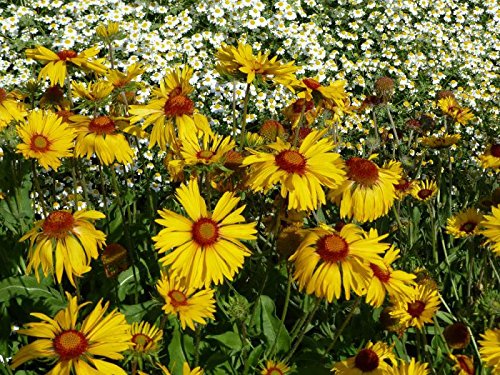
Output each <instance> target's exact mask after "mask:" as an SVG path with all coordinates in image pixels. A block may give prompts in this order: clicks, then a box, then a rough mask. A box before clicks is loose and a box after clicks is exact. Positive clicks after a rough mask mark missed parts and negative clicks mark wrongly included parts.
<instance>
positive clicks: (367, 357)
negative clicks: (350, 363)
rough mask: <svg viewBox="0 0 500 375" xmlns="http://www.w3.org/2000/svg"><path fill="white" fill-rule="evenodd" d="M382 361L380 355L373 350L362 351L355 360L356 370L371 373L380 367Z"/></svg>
mask: <svg viewBox="0 0 500 375" xmlns="http://www.w3.org/2000/svg"><path fill="white" fill-rule="evenodd" d="M379 362H380V360H379V358H378V354H377V353H375V352H374V351H373V350H371V349H362V350H361V351H360V352H359V353H358V355H357V356H356V358H355V359H354V365H355V366H356V368H358V369H360V370H361V371H363V372H370V371H373V370H375V369H376V368H377V367H378V364H379Z"/></svg>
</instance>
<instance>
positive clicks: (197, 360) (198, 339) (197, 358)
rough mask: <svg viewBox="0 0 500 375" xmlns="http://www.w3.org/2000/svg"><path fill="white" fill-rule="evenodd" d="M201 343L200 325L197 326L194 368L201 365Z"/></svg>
mask: <svg viewBox="0 0 500 375" xmlns="http://www.w3.org/2000/svg"><path fill="white" fill-rule="evenodd" d="M200 342H201V328H200V325H199V324H197V325H196V338H195V343H194V367H197V366H198V364H199V363H200Z"/></svg>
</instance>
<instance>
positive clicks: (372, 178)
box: [346, 158, 378, 186]
mask: <svg viewBox="0 0 500 375" xmlns="http://www.w3.org/2000/svg"><path fill="white" fill-rule="evenodd" d="M346 165H347V167H348V169H349V171H348V172H347V176H348V177H349V178H350V179H351V180H353V181H355V182H357V183H358V184H360V185H364V186H372V185H373V184H375V183H376V182H377V181H378V167H377V166H376V165H375V163H373V162H371V161H370V160H366V159H362V158H350V159H349V160H347V162H346Z"/></svg>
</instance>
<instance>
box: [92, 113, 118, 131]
mask: <svg viewBox="0 0 500 375" xmlns="http://www.w3.org/2000/svg"><path fill="white" fill-rule="evenodd" d="M115 129H116V127H115V122H114V121H113V120H111V119H110V118H109V117H108V116H99V117H96V118H95V119H93V120H92V121H90V124H89V131H91V132H93V133H97V134H99V135H101V134H113V133H114V131H115Z"/></svg>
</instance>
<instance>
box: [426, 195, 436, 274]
mask: <svg viewBox="0 0 500 375" xmlns="http://www.w3.org/2000/svg"><path fill="white" fill-rule="evenodd" d="M427 208H428V209H429V216H430V218H431V235H432V238H431V240H432V255H433V258H434V263H435V266H437V265H439V255H438V251H437V228H436V217H435V211H434V207H432V203H431V201H429V202H427Z"/></svg>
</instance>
